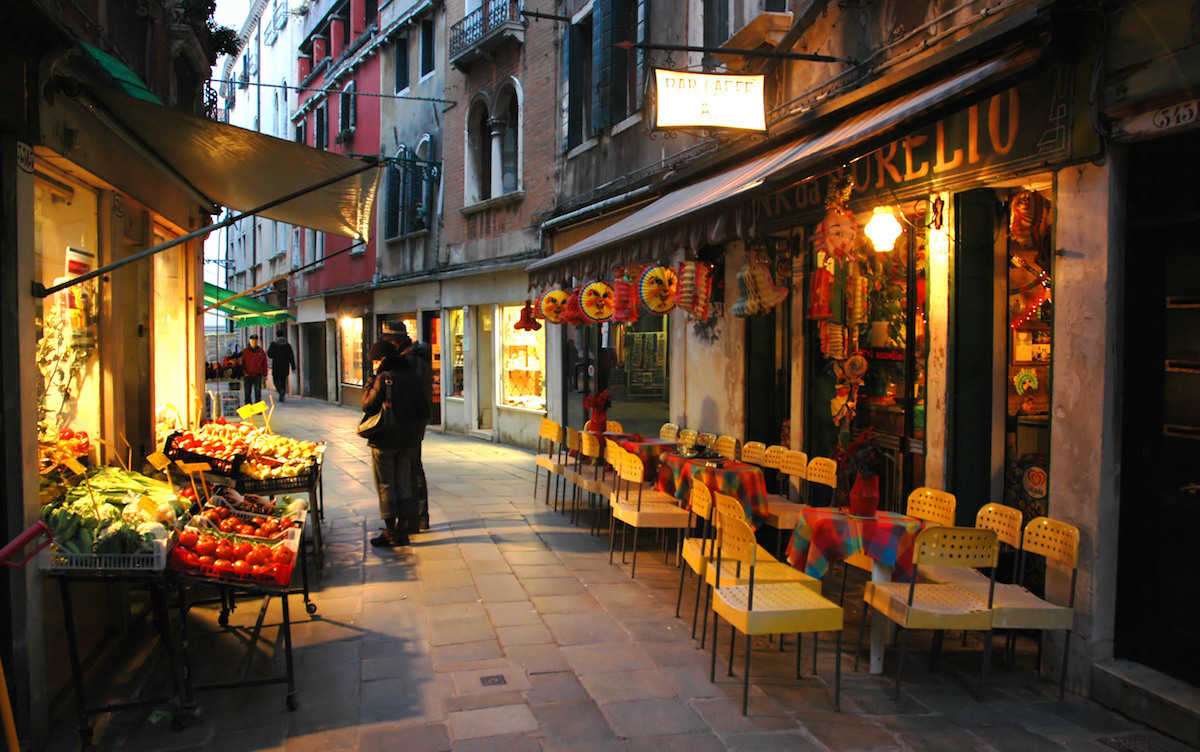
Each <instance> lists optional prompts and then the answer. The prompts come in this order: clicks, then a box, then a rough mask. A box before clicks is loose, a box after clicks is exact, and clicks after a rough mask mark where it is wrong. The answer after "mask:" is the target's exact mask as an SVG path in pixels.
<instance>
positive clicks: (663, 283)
mask: <svg viewBox="0 0 1200 752" xmlns="http://www.w3.org/2000/svg"><path fill="white" fill-rule="evenodd" d="M678 281H679V279H678V277H677V276H676V274H675V270H674V269H672V268H671V267H669V266H662V265H661V264H660V265H657V266H650V267H646V271H644V272H642V278H641V280H640V281H639V282H638V295H639V296H640V298H641V301H642V305H644V306H646V310H647V311H649V312H650V313H653V314H655V315H656V316H665V315H666V314H668V313H670V312H671V311H673V310H675V290H676V286H677V284H678Z"/></svg>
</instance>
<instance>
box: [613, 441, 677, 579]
mask: <svg viewBox="0 0 1200 752" xmlns="http://www.w3.org/2000/svg"><path fill="white" fill-rule="evenodd" d="M619 477H620V479H621V481H622V484H621V485H623V486H624V489H625V498H624V499H619V498H618V496H619V490H618V491H617V492H616V493H615V494H614V498H613V502H612V518H611V521H610V522H609V528H608V533H609V539H608V563H609V564H611V563H612V554H613V549H614V547H615V541H616V534H615V531H614V528H615V525H616V521H617V520H620V521H621V523H622V527H621V563H622V564H624V563H625V530H626V528H629V527H632V528H633V566H632V568H631V569H630V572H629V576H630V577H631V578H632V577H636V576H637V541H638V532H639V531H640V530H641V529H642V528H644V527H645V528H655V529H659V530H686V529H687V528H688V526H689V524H690V523H689V521H688V516H689V515H688V511H687V510H686V509H683V508H682V507H680V506H679V504H678V502H677V500H676V498H675V497H674V496H672V495H671V494H668V493H664V492H662V491H657V490H655V489H653V488H651V487H649V486H647V485H646V484H645V483H643V478H644V477H645V469H644V466H643V465H642V460H641V458H639V457H638V456H637V455H636V454H633V453H632V452H626V451H624V450H621V465H620V470H619ZM635 487H636V490H637V498H636V499H635V498H633V496H634V488H635ZM663 558H664V561H665V559H666V556H665V555H664V557H663Z"/></svg>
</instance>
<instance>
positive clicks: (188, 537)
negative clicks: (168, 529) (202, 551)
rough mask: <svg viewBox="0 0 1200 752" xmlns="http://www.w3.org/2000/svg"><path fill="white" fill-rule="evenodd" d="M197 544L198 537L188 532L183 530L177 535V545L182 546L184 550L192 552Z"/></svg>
mask: <svg viewBox="0 0 1200 752" xmlns="http://www.w3.org/2000/svg"><path fill="white" fill-rule="evenodd" d="M199 542H200V536H199V535H197V534H196V533H193V532H191V531H189V530H185V531H184V532H182V533H180V534H179V545H180V546H183V547H184V548H187V549H191V550H193V551H194V550H195V549H196V544H197V543H199Z"/></svg>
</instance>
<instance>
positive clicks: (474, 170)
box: [463, 99, 492, 205]
mask: <svg viewBox="0 0 1200 752" xmlns="http://www.w3.org/2000/svg"><path fill="white" fill-rule="evenodd" d="M488 120H489V115H488V106H487V102H485V101H484V100H482V99H479V100H476V101H475V103H474V104H472V105H471V110H470V112H469V113H468V114H467V134H466V138H467V144H466V153H467V158H466V160H464V161H465V169H466V175H465V180H464V186H465V189H464V193H465V195H464V196H463V199H464V201H463V203H465V204H467V205H470V204H477V203H479V202H480V201H486V200H487V199H489V198H491V197H492V143H491V141H492V138H491V131H490V129H489V125H488Z"/></svg>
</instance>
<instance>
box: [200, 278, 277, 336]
mask: <svg viewBox="0 0 1200 752" xmlns="http://www.w3.org/2000/svg"><path fill="white" fill-rule="evenodd" d="M234 295H237V293H236V292H232V291H230V290H226V289H225V288H223V287H217V286H216V285H212V284H209V283H208V282H205V283H204V305H205V306H213V305H217V304H218V303H221V301H223V300H228V299H229V298H232V297H233V296H234ZM216 310H217V311H220V312H221V313H222V314H224V315H225V316H228V317H229V318H231V319H233V322H234V323H233V325H234V326H236V327H243V326H271V325H272V324H277V323H279V322H280V321H295V320H296V317H295V316H292V315H291V314H290V313H288V312H287V310H286V309H284V308H279V307H277V306H273V305H271V304H270V303H264V302H263V301H261V300H257V299H256V298H252V297H250V296H249V295H243V296H242V297H240V298H236V299H234V300H229V302H227V303H221V305H218V306H217V308H216Z"/></svg>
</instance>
